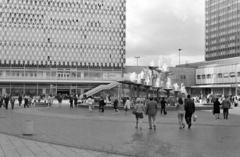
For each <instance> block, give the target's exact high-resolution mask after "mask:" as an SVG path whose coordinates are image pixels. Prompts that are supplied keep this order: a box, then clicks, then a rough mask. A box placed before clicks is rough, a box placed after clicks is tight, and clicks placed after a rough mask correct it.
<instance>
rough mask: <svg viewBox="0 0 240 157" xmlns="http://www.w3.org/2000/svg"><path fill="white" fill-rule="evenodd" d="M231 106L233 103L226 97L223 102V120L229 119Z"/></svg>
mask: <svg viewBox="0 0 240 157" xmlns="http://www.w3.org/2000/svg"><path fill="white" fill-rule="evenodd" d="M230 106H231V102H230V101H229V100H228V99H227V96H225V99H224V100H223V101H222V108H223V118H224V119H228V114H229V108H230Z"/></svg>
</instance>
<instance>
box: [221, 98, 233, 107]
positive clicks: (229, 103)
mask: <svg viewBox="0 0 240 157" xmlns="http://www.w3.org/2000/svg"><path fill="white" fill-rule="evenodd" d="M230 106H231V102H230V101H229V100H227V99H224V100H223V101H222V108H230Z"/></svg>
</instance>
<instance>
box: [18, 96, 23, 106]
mask: <svg viewBox="0 0 240 157" xmlns="http://www.w3.org/2000/svg"><path fill="white" fill-rule="evenodd" d="M18 101H19V106H21V105H22V96H21V95H19V97H18Z"/></svg>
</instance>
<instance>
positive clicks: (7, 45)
mask: <svg viewBox="0 0 240 157" xmlns="http://www.w3.org/2000/svg"><path fill="white" fill-rule="evenodd" d="M24 47H27V48H28V47H29V48H36V49H37V48H38V47H39V48H42V47H43V48H44V49H49V50H56V49H57V48H60V49H62V48H63V49H64V48H66V49H72V50H74V49H75V50H83V51H84V50H94V49H95V50H96V49H98V50H99V51H104V50H109V51H110V50H111V51H115V50H116V51H121V52H125V47H118V46H113V45H92V44H91V45H90V44H67V43H64V44H63V43H61V44H47V43H33V42H27V43H26V42H8V43H2V42H1V41H0V50H1V49H10V48H11V49H21V48H24Z"/></svg>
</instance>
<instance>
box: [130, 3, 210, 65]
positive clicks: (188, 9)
mask: <svg viewBox="0 0 240 157" xmlns="http://www.w3.org/2000/svg"><path fill="white" fill-rule="evenodd" d="M204 3H205V2H204V1H202V0H194V1H193V0H184V1H182V0H171V1H169V0H161V1H159V0H151V1H150V2H149V1H146V0H129V1H127V65H128V64H130V63H129V61H131V60H132V61H131V62H134V61H133V60H134V56H141V58H144V60H143V59H140V60H139V64H143V63H147V62H150V61H151V58H154V57H156V56H159V55H162V56H164V57H166V58H169V57H177V56H178V49H179V48H181V49H183V51H182V52H181V55H182V58H183V60H187V59H191V60H192V61H194V60H196V59H195V57H194V56H196V55H197V56H201V57H200V58H201V59H202V60H203V55H204ZM191 57H192V58H191ZM131 58H132V59H131ZM147 59H148V60H147ZM145 60H147V61H145ZM171 60H172V61H171V65H176V64H175V62H173V60H176V59H175V58H172V59H171ZM196 61H199V60H196Z"/></svg>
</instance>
